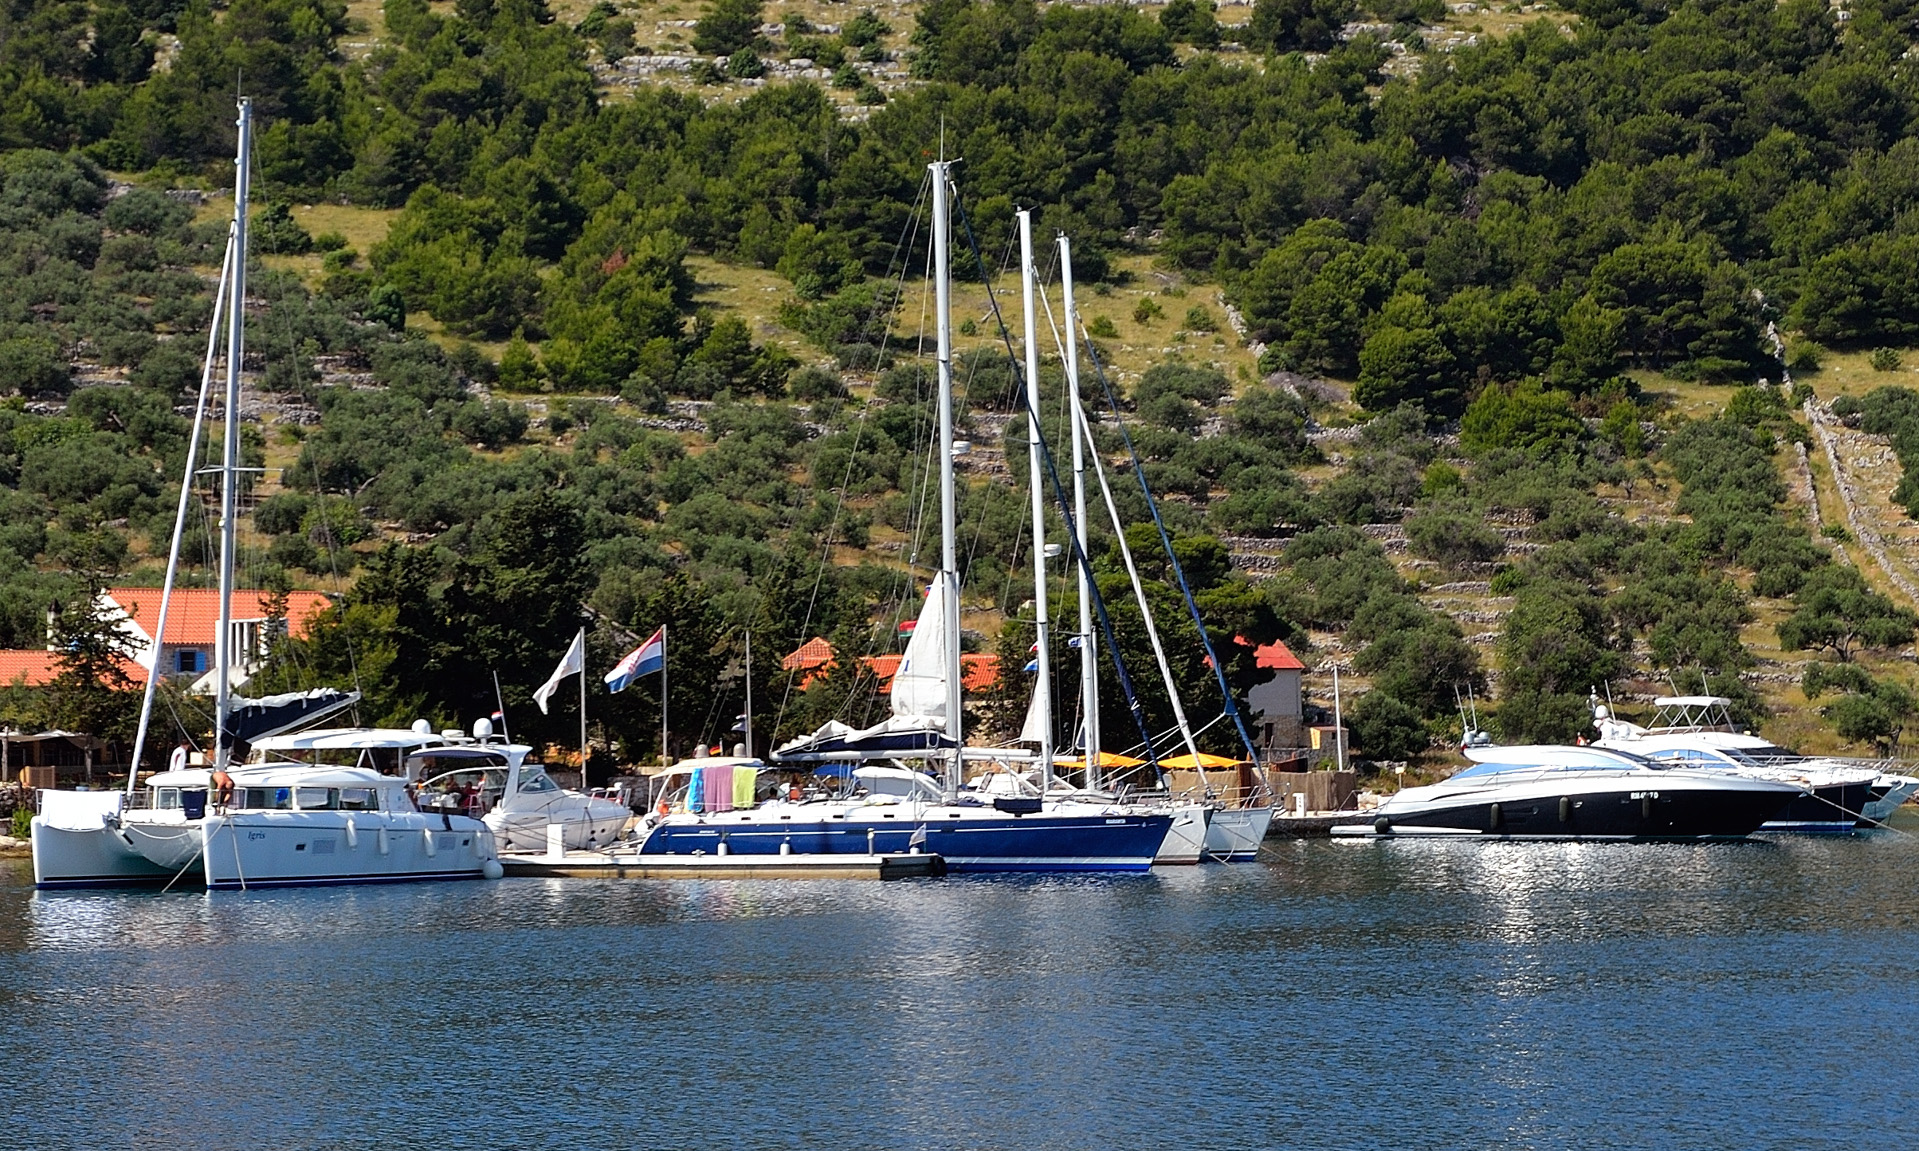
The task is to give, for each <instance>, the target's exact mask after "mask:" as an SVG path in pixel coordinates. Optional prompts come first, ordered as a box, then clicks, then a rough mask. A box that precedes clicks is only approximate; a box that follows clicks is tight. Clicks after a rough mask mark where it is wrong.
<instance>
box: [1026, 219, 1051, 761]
mask: <svg viewBox="0 0 1919 1151" xmlns="http://www.w3.org/2000/svg"><path fill="white" fill-rule="evenodd" d="M1019 271H1020V290H1021V293H1022V295H1023V297H1024V302H1025V305H1026V475H1027V485H1028V487H1029V488H1030V489H1031V491H1032V496H1033V616H1034V620H1035V629H1036V631H1037V633H1038V635H1037V637H1036V638H1035V640H1034V643H1033V650H1034V652H1036V653H1037V654H1036V655H1035V656H1034V660H1035V671H1036V672H1037V673H1038V674H1037V678H1036V679H1035V680H1034V682H1033V696H1034V698H1035V699H1037V700H1038V701H1039V715H1040V732H1039V793H1040V794H1041V795H1042V796H1044V795H1045V794H1046V793H1047V792H1048V791H1051V790H1052V788H1053V671H1052V667H1051V651H1052V646H1051V632H1050V629H1051V626H1052V625H1051V623H1050V617H1049V615H1048V613H1047V604H1046V501H1045V497H1044V496H1043V495H1042V493H1041V490H1040V475H1039V458H1040V453H1041V452H1043V451H1045V450H1046V448H1045V443H1044V441H1042V440H1041V439H1040V434H1039V317H1038V315H1037V314H1036V309H1035V308H1034V306H1033V291H1034V285H1033V214H1032V213H1031V212H1021V213H1020V214H1019Z"/></svg>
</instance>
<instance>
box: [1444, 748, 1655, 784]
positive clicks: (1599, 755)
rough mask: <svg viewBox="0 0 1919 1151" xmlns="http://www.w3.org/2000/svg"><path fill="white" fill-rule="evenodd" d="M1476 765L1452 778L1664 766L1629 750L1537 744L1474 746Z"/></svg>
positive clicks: (1472, 753)
mask: <svg viewBox="0 0 1919 1151" xmlns="http://www.w3.org/2000/svg"><path fill="white" fill-rule="evenodd" d="M1466 756H1467V758H1469V759H1471V760H1473V761H1474V762H1473V765H1472V766H1471V767H1469V768H1466V769H1465V770H1463V771H1457V772H1454V773H1453V774H1452V776H1451V777H1450V779H1474V778H1479V777H1482V776H1490V775H1501V774H1504V773H1507V772H1514V771H1644V770H1654V769H1657V768H1659V767H1660V766H1661V765H1660V764H1656V763H1654V762H1653V761H1652V760H1649V759H1647V758H1646V757H1644V756H1641V755H1634V754H1633V753H1631V752H1627V751H1612V750H1610V749H1607V748H1603V747H1561V746H1553V745H1547V744H1534V745H1529V746H1523V747H1471V748H1467V749H1466Z"/></svg>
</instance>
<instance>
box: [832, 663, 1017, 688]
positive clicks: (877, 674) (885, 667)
mask: <svg viewBox="0 0 1919 1151" xmlns="http://www.w3.org/2000/svg"><path fill="white" fill-rule="evenodd" d="M904 658H906V657H905V656H902V655H896V654H888V655H869V656H867V657H866V658H865V659H863V660H861V661H860V662H861V663H864V664H865V665H866V666H867V668H868V669H869V670H871V671H872V673H873V678H875V679H877V680H879V689H880V690H881V691H891V690H892V689H893V677H894V676H895V675H897V674H898V673H899V670H900V661H901V660H902V659H904ZM998 684H999V656H997V655H993V654H991V653H987V654H983V655H962V656H960V687H961V688H963V689H965V690H966V691H971V692H982V691H991V690H993V688H994V687H996V686H998Z"/></svg>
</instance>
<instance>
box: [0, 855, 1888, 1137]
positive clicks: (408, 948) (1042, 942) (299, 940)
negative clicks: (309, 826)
mask: <svg viewBox="0 0 1919 1151" xmlns="http://www.w3.org/2000/svg"><path fill="white" fill-rule="evenodd" d="M29 878H30V877H29V876H28V875H27V874H26V873H24V872H23V871H22V870H21V869H20V868H19V867H17V866H10V865H9V866H4V869H0V955H4V957H5V960H4V964H5V970H6V973H7V979H6V980H5V981H4V986H0V1008H4V1015H3V1016H0V1018H4V1020H5V1024H6V1030H5V1031H4V1034H5V1035H6V1037H7V1041H6V1044H5V1046H4V1048H0V1050H4V1051H5V1052H7V1053H8V1054H9V1055H10V1056H12V1057H11V1058H9V1059H8V1060H7V1064H8V1066H9V1080H10V1088H11V1091H10V1095H9V1102H10V1104H11V1105H12V1106H11V1107H10V1110H11V1111H12V1113H13V1116H14V1118H13V1120H12V1123H11V1126H10V1128H9V1134H10V1135H11V1136H12V1137H13V1138H14V1139H15V1140H16V1141H17V1142H18V1143H19V1144H20V1145H21V1146H28V1147H37V1148H49V1149H57V1148H67V1147H74V1148H78V1147H89V1148H91V1147H96V1146H129V1147H153V1148H164V1149H165V1151H189V1149H195V1148H201V1147H208V1148H212V1147H233V1146H237V1145H241V1144H242V1143H256V1142H257V1143H260V1144H261V1145H262V1146H271V1147H274V1148H306V1147H312V1148H322V1147H325V1148H348V1149H359V1148H367V1149H371V1148H374V1147H382V1148H384V1147H389V1146H391V1145H393V1144H394V1143H395V1141H402V1142H404V1143H406V1144H407V1145H419V1146H426V1147H446V1148H467V1147H472V1148H493V1147H501V1146H512V1147H555V1148H558V1147H566V1148H579V1147H591V1146H599V1145H609V1146H614V1145H617V1146H629V1145H632V1146H641V1147H655V1146H659V1147H680V1146H688V1147H691V1146H709V1145H715V1146H727V1147H743V1148H761V1147H765V1148H775V1147H834V1148H920V1147H924V1148H959V1147H981V1148H1000V1147H1005V1148H1026V1147H1047V1148H1054V1147H1057V1148H1069V1149H1070V1148H1088V1149H1095V1148H1097V1149H1105V1148H1116V1147H1117V1148H1130V1147H1141V1148H1146V1147H1155V1148H1156V1147H1161V1146H1167V1145H1175V1144H1176V1145H1179V1146H1182V1147H1190V1148H1205V1149H1210V1148H1234V1147H1247V1148H1254V1147H1259V1148H1263V1147H1270V1146H1279V1145H1288V1146H1290V1145H1301V1146H1314V1147H1353V1148H1371V1147H1382V1146H1419V1147H1487V1146H1494V1147H1542V1148H1543V1147H1562V1146H1571V1145H1578V1146H1582V1147H1584V1146H1596V1147H1652V1146H1682V1145H1683V1146H1688V1147H1690V1146H1697V1145H1705V1146H1715V1147H1742V1148H1743V1147H1787V1146H1791V1147H1795V1148H1797V1147H1804V1146H1838V1145H1840V1144H1846V1145H1848V1146H1860V1145H1864V1146H1906V1145H1911V1144H1913V1143H1914V1142H1919V1120H1916V1119H1915V1117H1914V1114H1913V1112H1914V1109H1913V1108H1912V1107H1910V1106H1908V1105H1906V1104H1905V1103H1903V1102H1902V1100H1906V1099H1910V1098H1912V1097H1913V1096H1914V1094H1915V1092H1919V1053H1915V1048H1914V1044H1913V1043H1912V1042H1911V1039H1912V1036H1913V1035H1914V1034H1915V1032H1916V1031H1919V1028H1915V1024H1916V1023H1919V994H1915V992H1919V971H1915V960H1914V956H1915V955H1919V946H1916V945H1919V905H1916V904H1915V901H1913V900H1912V898H1911V892H1912V891H1913V890H1914V887H1915V884H1914V881H1915V879H1919V839H1915V838H1913V837H1911V836H1905V835H1882V836H1875V837H1871V838H1863V839H1852V840H1841V841H1814V840H1795V841H1785V840H1782V841H1778V842H1771V843H1754V844H1749V845H1732V846H1709V847H1692V846H1637V845H1615V844H1525V845H1518V844H1505V845H1501V844H1459V843H1418V842H1396V843H1395V842H1387V843H1328V842H1324V841H1320V842H1310V841H1301V842H1291V843H1275V844H1274V845H1272V850H1270V851H1269V852H1268V860H1267V862H1265V863H1263V864H1257V865H1242V866H1233V867H1203V868H1187V869H1180V870H1173V871H1167V872H1164V873H1159V874H1155V875H1152V876H1147V877H1129V878H1085V877H1079V878H1045V877H1020V878H973V879H951V880H946V881H937V882H911V883H898V884H874V883H859V882H757V883H754V882H748V883H720V882H669V883H633V882H628V883H621V882H613V881H606V882H591V881H575V882H568V881H537V880H511V881H506V882H501V883H494V884H484V883H470V884H445V885H433V886H420V887H402V888H336V889H327V890H318V891H304V892H301V891H295V892H275V893H262V894H239V893H215V894H175V895H169V896H157V895H152V894H142V893H133V894H125V893H120V894H84V895H62V894H38V895H36V894H34V893H33V892H31V891H30V890H29V889H28V888H27V886H26V884H27V881H28V879H29ZM203 1094H204V1096H206V1097H207V1101H206V1102H205V1103H198V1102H195V1101H196V1100H198V1099H200V1098H201V1097H202V1096H203ZM243 1136H244V1138H243Z"/></svg>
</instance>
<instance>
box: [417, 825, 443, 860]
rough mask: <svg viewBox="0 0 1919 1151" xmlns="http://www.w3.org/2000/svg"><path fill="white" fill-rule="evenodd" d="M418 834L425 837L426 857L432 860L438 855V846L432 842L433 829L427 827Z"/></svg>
mask: <svg viewBox="0 0 1919 1151" xmlns="http://www.w3.org/2000/svg"><path fill="white" fill-rule="evenodd" d="M420 834H421V835H423V836H425V837H426V838H425V843H426V857H427V858H428V859H432V858H433V857H434V856H436V855H438V854H440V848H439V846H438V845H437V844H435V843H434V842H433V829H432V828H430V827H429V828H427V829H426V830H425V831H423V832H421V833H420Z"/></svg>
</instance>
